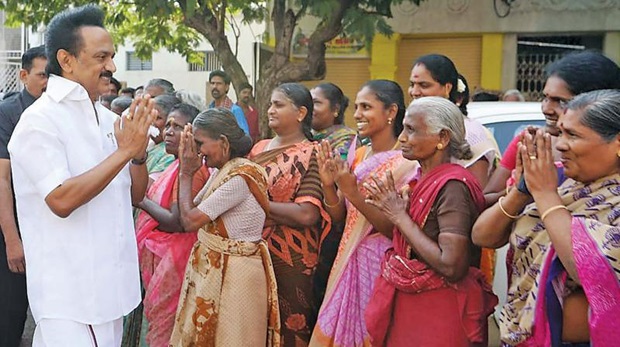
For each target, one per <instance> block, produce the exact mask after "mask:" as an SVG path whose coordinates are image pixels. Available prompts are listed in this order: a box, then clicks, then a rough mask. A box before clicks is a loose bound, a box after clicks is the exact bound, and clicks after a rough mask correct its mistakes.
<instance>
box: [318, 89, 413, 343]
mask: <svg viewBox="0 0 620 347" xmlns="http://www.w3.org/2000/svg"><path fill="white" fill-rule="evenodd" d="M355 109H356V111H355V114H354V117H355V120H356V122H357V129H358V131H359V135H360V136H362V137H367V138H370V140H371V144H370V145H368V146H364V147H361V148H358V149H357V150H356V151H355V155H354V156H353V155H352V154H353V153H352V152H351V151H349V160H348V162H345V161H344V160H341V159H340V158H339V156H336V155H335V154H334V153H333V151H332V149H331V146H330V145H329V144H328V143H327V142H326V141H324V142H322V143H321V151H320V153H319V166H320V167H321V169H322V170H321V181H322V184H323V194H324V199H323V203H324V206H325V208H326V210H327V211H328V213H330V215H331V216H332V218H333V219H334V220H336V221H339V220H344V219H345V216H346V221H345V227H344V232H343V235H342V239H341V241H340V246H339V249H338V254H337V255H336V260H335V262H334V266H333V268H332V271H331V274H330V277H329V280H328V282H327V290H326V292H325V299H324V300H323V304H322V305H321V309H320V311H319V317H318V321H317V324H316V326H315V328H314V331H313V332H312V338H311V340H310V346H370V339H369V336H368V332H367V331H366V322H365V320H364V310H365V309H366V305H367V304H368V301H369V300H370V294H371V293H372V287H373V284H374V279H375V278H376V277H377V275H378V274H379V264H380V260H381V258H382V257H383V253H385V250H386V249H387V248H388V247H390V244H391V243H390V239H388V238H387V237H385V236H383V235H382V234H381V233H379V232H377V229H379V228H381V229H386V228H387V229H390V230H391V228H392V227H393V226H392V224H391V223H390V222H389V221H388V220H387V218H385V217H384V216H383V215H382V214H381V212H380V211H379V210H378V209H377V208H375V207H374V206H371V205H369V204H367V203H366V202H365V199H366V190H365V188H364V187H363V184H364V183H365V182H370V181H371V180H372V177H373V176H376V177H380V178H384V177H385V173H386V172H388V171H392V172H393V175H394V179H395V180H396V182H397V185H398V186H399V187H402V186H404V185H406V184H407V182H409V180H410V179H411V178H412V177H413V175H414V174H415V171H416V170H415V169H416V167H417V163H416V162H413V161H409V160H406V159H405V158H403V156H402V154H401V151H400V148H399V144H398V141H397V136H398V134H400V132H401V130H402V126H403V117H404V114H405V104H404V98H403V92H402V90H401V88H400V87H399V86H398V84H396V83H394V82H393V81H387V80H372V81H369V82H368V83H366V84H365V85H364V86H363V87H362V89H361V90H360V91H359V92H358V94H357V97H356V99H355Z"/></svg>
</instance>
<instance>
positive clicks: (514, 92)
mask: <svg viewBox="0 0 620 347" xmlns="http://www.w3.org/2000/svg"><path fill="white" fill-rule="evenodd" d="M513 95H514V96H516V97H517V99H519V101H525V98H524V97H523V94H521V92H520V91H519V90H518V89H509V90H507V91H506V92H505V93H504V96H503V97H502V100H504V99H506V97H507V96H513Z"/></svg>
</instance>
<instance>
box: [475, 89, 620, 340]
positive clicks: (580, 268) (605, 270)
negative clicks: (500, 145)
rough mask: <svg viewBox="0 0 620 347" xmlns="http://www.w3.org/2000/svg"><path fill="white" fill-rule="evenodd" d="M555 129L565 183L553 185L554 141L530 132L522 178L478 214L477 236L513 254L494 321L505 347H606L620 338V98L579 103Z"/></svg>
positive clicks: (603, 96)
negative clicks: (508, 247) (502, 302)
mask: <svg viewBox="0 0 620 347" xmlns="http://www.w3.org/2000/svg"><path fill="white" fill-rule="evenodd" d="M557 127H558V132H559V134H558V135H559V137H558V139H557V142H556V145H555V147H556V149H557V150H558V151H559V152H560V154H561V162H562V164H563V166H564V174H565V175H566V176H567V177H568V179H567V180H566V181H564V183H563V184H562V185H561V186H560V187H559V188H558V187H557V185H558V177H557V174H556V167H555V165H554V162H553V154H552V144H551V136H550V135H549V134H548V133H544V131H542V130H538V131H537V132H536V134H535V135H532V134H530V133H526V134H525V135H524V140H523V142H522V143H521V144H520V145H519V148H518V158H517V178H518V179H520V177H524V179H523V182H522V184H520V185H519V186H518V188H513V189H511V190H510V191H509V192H508V194H507V195H506V196H505V197H502V198H500V200H499V201H498V202H497V203H496V204H495V205H493V206H492V207H490V208H489V209H487V210H486V211H485V212H484V213H483V214H482V215H481V216H480V218H479V219H478V221H477V222H476V224H475V225H474V230H473V239H474V242H475V243H476V244H479V245H483V246H486V247H501V246H502V245H504V244H505V243H507V242H510V244H511V246H512V247H513V248H514V250H515V253H514V257H513V259H512V262H511V264H510V267H511V269H512V274H511V285H510V287H509V289H508V298H507V303H506V304H505V305H504V308H503V310H502V313H501V316H502V318H501V319H500V332H501V338H502V341H503V342H504V343H505V344H507V345H513V346H517V345H519V346H521V345H523V346H560V345H563V343H564V344H567V345H569V346H582V345H587V346H589V345H590V344H592V345H594V346H612V345H615V344H616V343H617V342H618V340H619V339H620V330H619V329H618V327H617V317H618V315H619V314H620V303H619V302H618V300H617V298H618V297H620V287H619V286H618V280H619V279H618V277H619V275H618V274H619V273H620V264H618V261H617V259H620V248H619V246H620V243H619V242H618V240H619V239H620V233H619V232H618V225H619V224H620V213H619V212H618V211H620V174H619V168H620V159H619V157H620V92H619V91H618V90H602V91H593V92H588V93H585V94H581V95H579V96H577V97H575V99H573V100H572V101H570V102H569V103H568V105H567V110H566V112H565V113H564V114H563V115H561V116H560V118H559V122H558V124H557ZM525 188H527V190H526V189H525ZM528 190H529V193H530V194H531V196H532V197H533V199H534V203H531V204H528V201H530V196H529V195H528V194H526V193H525V192H526V191H528Z"/></svg>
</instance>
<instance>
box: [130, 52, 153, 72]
mask: <svg viewBox="0 0 620 347" xmlns="http://www.w3.org/2000/svg"><path fill="white" fill-rule="evenodd" d="M127 70H128V71H150V70H153V56H151V57H149V58H148V59H147V60H142V59H140V58H138V56H136V52H127Z"/></svg>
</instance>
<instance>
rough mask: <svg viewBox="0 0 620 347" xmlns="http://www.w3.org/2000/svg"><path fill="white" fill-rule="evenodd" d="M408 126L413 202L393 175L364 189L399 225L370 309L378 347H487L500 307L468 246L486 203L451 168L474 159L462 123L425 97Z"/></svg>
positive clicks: (466, 177)
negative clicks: (415, 166)
mask: <svg viewBox="0 0 620 347" xmlns="http://www.w3.org/2000/svg"><path fill="white" fill-rule="evenodd" d="M403 125H404V130H403V132H402V133H401V134H400V136H399V138H398V140H399V141H400V144H401V149H402V152H403V156H404V157H405V158H406V159H409V160H417V161H418V162H419V163H420V170H419V174H418V177H417V178H416V179H414V180H413V181H412V182H411V183H410V189H411V192H410V195H409V196H407V197H403V196H402V195H401V194H400V193H399V192H398V191H397V189H396V188H395V186H394V181H393V178H392V176H391V174H388V177H387V181H382V180H375V181H374V182H373V183H370V184H366V185H365V187H366V189H368V192H369V194H368V200H367V201H368V203H369V204H371V205H374V206H376V207H377V208H379V209H380V210H381V211H382V212H383V213H384V214H385V216H386V217H387V218H388V219H389V220H390V221H391V222H392V223H393V224H394V229H393V231H392V232H390V233H386V234H388V235H390V236H391V237H392V248H391V249H389V250H388V251H387V252H386V253H385V256H384V258H383V260H382V262H381V268H382V272H381V274H380V275H379V277H378V278H377V282H376V284H375V289H374V291H373V295H372V297H371V299H370V303H369V304H368V308H367V309H366V322H367V326H368V331H369V333H370V336H371V337H372V342H373V346H453V347H454V346H486V345H487V338H486V335H487V316H488V315H489V314H490V313H491V311H492V308H493V306H495V304H496V303H497V299H496V297H495V296H494V295H493V294H492V293H491V292H490V290H489V288H488V285H487V284H486V282H485V281H484V278H483V275H482V273H481V272H480V270H478V269H477V268H476V267H477V266H478V263H479V260H480V250H479V249H478V248H476V247H475V246H474V245H473V244H472V242H471V238H470V234H471V227H472V225H473V223H474V221H475V220H476V217H477V216H478V213H479V212H480V211H481V210H482V209H483V208H484V196H483V194H482V189H481V188H480V184H479V183H478V182H477V180H476V179H475V177H474V176H473V175H472V174H471V173H470V172H469V171H468V170H466V169H464V168H463V167H462V166H460V165H458V164H452V163H451V161H452V159H453V158H454V159H469V158H471V157H472V151H471V148H470V146H469V145H468V144H467V142H466V141H465V125H464V124H463V116H462V114H461V111H460V110H459V109H458V107H456V106H455V105H454V104H453V103H452V102H450V101H448V100H446V99H444V98H438V97H427V98H421V99H418V100H415V101H413V102H412V103H411V105H410V106H409V108H408V109H407V114H406V116H405V119H404V121H403ZM408 202H409V203H410V205H409V206H408ZM433 331H434V332H436V333H431V332H433Z"/></svg>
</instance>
